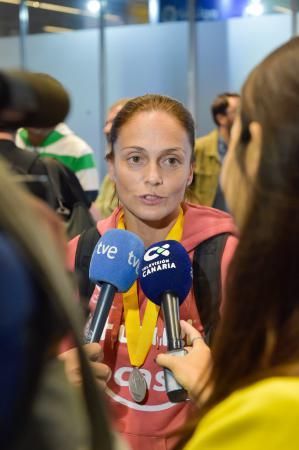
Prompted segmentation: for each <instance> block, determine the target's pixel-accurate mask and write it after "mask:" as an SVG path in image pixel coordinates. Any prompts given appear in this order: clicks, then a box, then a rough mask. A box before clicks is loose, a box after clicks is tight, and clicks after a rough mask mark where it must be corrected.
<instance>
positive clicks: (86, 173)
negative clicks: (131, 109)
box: [16, 73, 99, 203]
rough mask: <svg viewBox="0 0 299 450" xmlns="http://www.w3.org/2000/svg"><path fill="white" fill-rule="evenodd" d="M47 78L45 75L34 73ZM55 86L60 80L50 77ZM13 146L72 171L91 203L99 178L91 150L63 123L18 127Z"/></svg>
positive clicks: (94, 196) (95, 195) (95, 194)
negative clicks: (40, 126)
mask: <svg viewBox="0 0 299 450" xmlns="http://www.w3.org/2000/svg"><path fill="white" fill-rule="evenodd" d="M37 75H39V76H40V77H50V75H48V74H43V73H41V74H37ZM50 78H51V79H52V80H53V82H56V83H57V84H58V85H60V83H59V82H58V81H57V80H55V79H54V78H52V77H50ZM16 145H17V147H19V148H22V149H27V150H31V151H36V152H37V153H38V154H39V155H40V156H41V157H51V158H54V159H56V160H58V161H60V162H61V163H62V164H64V165H65V166H67V167H68V168H69V169H70V170H71V171H72V172H74V173H75V174H76V176H77V178H78V180H79V181H80V184H81V186H82V188H83V190H84V192H85V194H86V196H87V198H88V200H89V202H90V203H92V202H93V201H94V200H95V199H96V197H97V195H98V190H99V178H98V172H97V168H96V163H95V158H94V152H93V150H92V149H91V147H90V146H89V145H88V144H87V143H86V142H85V141H84V140H83V139H81V138H80V137H79V136H77V135H76V134H75V133H74V132H73V131H72V130H71V129H70V128H69V127H68V126H67V125H66V124H65V123H59V124H57V125H56V126H55V127H53V128H31V127H30V128H29V127H28V128H21V129H19V130H18V131H17V135H16Z"/></svg>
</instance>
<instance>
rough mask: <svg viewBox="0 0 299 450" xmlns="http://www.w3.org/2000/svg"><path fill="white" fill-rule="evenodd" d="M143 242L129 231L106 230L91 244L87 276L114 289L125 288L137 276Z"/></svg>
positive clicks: (123, 290)
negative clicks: (92, 248)
mask: <svg viewBox="0 0 299 450" xmlns="http://www.w3.org/2000/svg"><path fill="white" fill-rule="evenodd" d="M143 254H144V244H143V242H142V240H141V239H140V238H139V237H138V236H136V234H134V233H131V232H130V231H125V230H117V229H112V230H109V231H107V232H106V233H105V234H103V236H102V237H101V239H100V240H99V241H98V243H97V245H96V246H95V248H94V251H93V254H92V257H91V261H90V266H89V278H90V280H92V281H93V282H94V283H97V284H102V283H109V284H112V285H113V286H114V287H116V289H117V291H118V292H126V291H127V290H128V289H129V288H130V287H131V286H132V284H133V283H134V281H135V280H136V279H137V277H138V269H139V266H140V262H141V259H142V257H143Z"/></svg>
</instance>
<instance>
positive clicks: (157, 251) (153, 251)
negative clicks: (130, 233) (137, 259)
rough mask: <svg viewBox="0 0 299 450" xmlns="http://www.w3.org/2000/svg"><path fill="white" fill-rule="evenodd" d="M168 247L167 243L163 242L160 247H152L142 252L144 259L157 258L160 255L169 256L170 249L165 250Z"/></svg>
mask: <svg viewBox="0 0 299 450" xmlns="http://www.w3.org/2000/svg"><path fill="white" fill-rule="evenodd" d="M169 247H170V245H169V244H164V245H162V247H152V248H150V249H149V250H148V251H147V252H145V254H144V257H143V259H144V261H147V262H149V261H153V260H154V259H156V258H158V257H159V256H160V255H162V256H169V255H170V251H169V250H167V249H168V248H169Z"/></svg>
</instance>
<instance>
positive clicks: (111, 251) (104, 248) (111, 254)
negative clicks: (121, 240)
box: [97, 241, 118, 259]
mask: <svg viewBox="0 0 299 450" xmlns="http://www.w3.org/2000/svg"><path fill="white" fill-rule="evenodd" d="M117 251H118V250H117V247H115V245H109V244H104V243H103V242H102V241H100V242H99V245H98V248H97V254H98V255H106V256H107V258H109V259H115V256H116V255H117Z"/></svg>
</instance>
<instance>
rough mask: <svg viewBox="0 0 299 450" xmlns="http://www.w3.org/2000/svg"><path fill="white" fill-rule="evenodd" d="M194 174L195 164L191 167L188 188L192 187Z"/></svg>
mask: <svg viewBox="0 0 299 450" xmlns="http://www.w3.org/2000/svg"><path fill="white" fill-rule="evenodd" d="M193 172H194V163H192V164H191V165H190V172H189V176H188V178H187V186H190V184H191V183H192V180H193Z"/></svg>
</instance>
